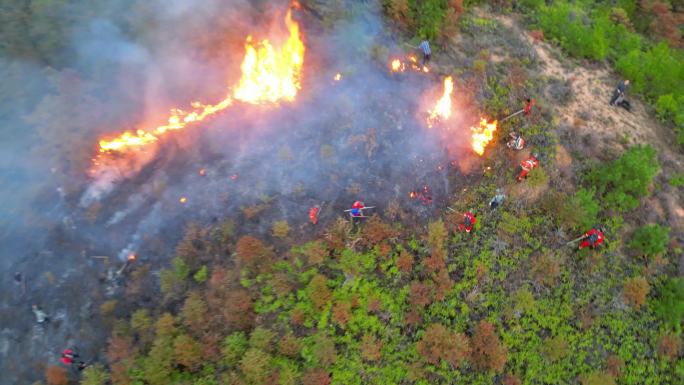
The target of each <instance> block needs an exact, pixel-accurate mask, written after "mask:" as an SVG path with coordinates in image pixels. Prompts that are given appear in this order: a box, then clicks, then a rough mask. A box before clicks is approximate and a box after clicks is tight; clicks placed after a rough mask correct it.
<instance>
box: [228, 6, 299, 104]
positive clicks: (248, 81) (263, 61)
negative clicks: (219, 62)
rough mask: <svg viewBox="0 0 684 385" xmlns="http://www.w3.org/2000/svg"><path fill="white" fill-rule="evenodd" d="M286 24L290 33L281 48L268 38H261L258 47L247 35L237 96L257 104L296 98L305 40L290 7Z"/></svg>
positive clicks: (235, 94) (236, 91)
mask: <svg viewBox="0 0 684 385" xmlns="http://www.w3.org/2000/svg"><path fill="white" fill-rule="evenodd" d="M285 24H286V25H287V28H288V29H289V30H290V37H289V38H288V39H287V42H285V45H284V46H283V47H282V48H281V49H280V50H278V51H277V50H275V49H274V48H273V46H272V45H271V43H270V42H269V41H268V40H262V41H261V42H260V43H259V44H258V47H255V46H254V45H253V44H252V37H251V36H249V37H247V43H246V44H245V51H246V52H245V59H244V60H243V61H242V67H241V68H242V78H241V79H240V83H239V85H238V87H237V89H236V90H235V93H234V96H235V99H239V100H242V101H244V102H247V103H255V104H256V103H265V102H268V103H275V102H277V101H279V100H281V99H282V100H286V101H292V100H294V98H295V96H296V95H297V90H299V89H300V88H301V85H300V82H299V81H300V74H301V69H302V64H303V63H304V43H303V42H302V40H301V39H300V38H299V25H297V23H295V22H293V21H292V14H291V12H289V11H288V13H287V16H286V17H285Z"/></svg>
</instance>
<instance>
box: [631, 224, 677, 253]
mask: <svg viewBox="0 0 684 385" xmlns="http://www.w3.org/2000/svg"><path fill="white" fill-rule="evenodd" d="M669 242H670V229H668V228H667V227H663V226H660V225H648V226H644V227H640V228H638V229H637V230H636V231H635V232H634V235H633V236H632V241H631V242H630V243H629V245H630V246H631V247H633V248H635V249H637V250H639V252H640V253H641V254H642V255H645V256H648V257H654V256H656V255H660V254H663V253H664V252H665V250H667V245H668V243H669Z"/></svg>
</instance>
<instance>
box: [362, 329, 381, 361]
mask: <svg viewBox="0 0 684 385" xmlns="http://www.w3.org/2000/svg"><path fill="white" fill-rule="evenodd" d="M381 356H382V342H381V341H378V339H377V338H375V336H372V335H370V334H366V335H364V336H363V339H362V340H361V357H363V359H364V360H366V361H378V360H379V359H380V357H381Z"/></svg>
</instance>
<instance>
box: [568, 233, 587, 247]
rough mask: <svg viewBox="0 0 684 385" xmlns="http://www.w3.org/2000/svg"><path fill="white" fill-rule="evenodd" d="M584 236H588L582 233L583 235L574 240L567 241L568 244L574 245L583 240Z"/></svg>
mask: <svg viewBox="0 0 684 385" xmlns="http://www.w3.org/2000/svg"><path fill="white" fill-rule="evenodd" d="M584 238H586V237H585V236H584V235H582V236H581V237H579V238H576V239H573V240H572V241H570V242H568V243H566V245H568V246H569V245H572V244H573V243H575V242H578V241H581V240H582V239H584Z"/></svg>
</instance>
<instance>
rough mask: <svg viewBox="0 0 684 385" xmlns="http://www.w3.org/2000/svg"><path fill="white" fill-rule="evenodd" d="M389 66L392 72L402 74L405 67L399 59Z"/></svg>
mask: <svg viewBox="0 0 684 385" xmlns="http://www.w3.org/2000/svg"><path fill="white" fill-rule="evenodd" d="M391 66H392V71H394V72H404V70H406V66H405V65H404V63H402V62H401V60H399V59H394V60H392V63H391Z"/></svg>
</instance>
